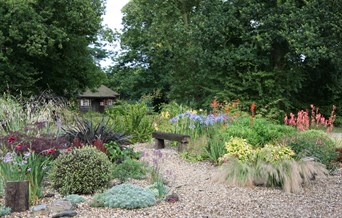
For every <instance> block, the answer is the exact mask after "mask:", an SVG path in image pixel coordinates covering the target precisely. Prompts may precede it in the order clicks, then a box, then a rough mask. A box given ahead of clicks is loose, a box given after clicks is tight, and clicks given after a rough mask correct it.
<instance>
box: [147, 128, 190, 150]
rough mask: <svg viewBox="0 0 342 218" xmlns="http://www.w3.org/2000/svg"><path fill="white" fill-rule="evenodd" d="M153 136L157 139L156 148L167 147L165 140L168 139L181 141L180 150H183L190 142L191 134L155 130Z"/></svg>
mask: <svg viewBox="0 0 342 218" xmlns="http://www.w3.org/2000/svg"><path fill="white" fill-rule="evenodd" d="M152 138H154V139H155V148H156V149H161V148H165V142H164V140H168V141H177V142H179V145H178V151H183V149H184V147H185V146H186V145H187V144H188V143H189V141H190V138H191V137H190V136H189V135H182V134H175V133H167V132H153V133H152Z"/></svg>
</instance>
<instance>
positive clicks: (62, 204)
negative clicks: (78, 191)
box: [49, 200, 73, 216]
mask: <svg viewBox="0 0 342 218" xmlns="http://www.w3.org/2000/svg"><path fill="white" fill-rule="evenodd" d="M72 209H73V205H72V203H71V202H70V201H66V200H55V201H53V202H51V204H50V205H49V212H50V215H52V216H54V215H58V214H61V213H63V212H69V211H72Z"/></svg>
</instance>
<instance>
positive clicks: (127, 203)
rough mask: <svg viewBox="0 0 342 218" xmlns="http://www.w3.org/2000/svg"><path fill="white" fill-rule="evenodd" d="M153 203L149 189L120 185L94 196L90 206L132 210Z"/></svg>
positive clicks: (152, 195)
mask: <svg viewBox="0 0 342 218" xmlns="http://www.w3.org/2000/svg"><path fill="white" fill-rule="evenodd" d="M155 203H156V198H155V195H154V193H153V192H152V191H150V190H149V189H146V188H142V187H139V186H137V185H133V184H121V185H117V186H114V187H112V188H111V189H109V190H107V191H106V192H104V193H102V194H96V195H95V196H94V197H93V199H92V202H91V206H93V207H111V208H127V209H134V208H144V207H150V206H152V205H154V204H155Z"/></svg>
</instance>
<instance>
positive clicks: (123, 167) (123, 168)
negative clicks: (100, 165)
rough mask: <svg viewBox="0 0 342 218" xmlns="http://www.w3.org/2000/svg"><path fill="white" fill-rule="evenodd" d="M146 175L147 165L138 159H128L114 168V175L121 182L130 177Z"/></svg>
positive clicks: (138, 177) (136, 177)
mask: <svg viewBox="0 0 342 218" xmlns="http://www.w3.org/2000/svg"><path fill="white" fill-rule="evenodd" d="M145 175H146V167H145V165H144V164H143V163H142V162H140V161H138V160H132V159H126V160H125V161H124V162H122V163H120V164H118V165H116V166H115V167H114V169H113V177H114V178H117V179H119V180H120V181H121V182H125V181H126V180H127V179H128V178H133V179H142V178H144V176H145Z"/></svg>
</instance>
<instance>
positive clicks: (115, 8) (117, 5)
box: [103, 0, 129, 30]
mask: <svg viewBox="0 0 342 218" xmlns="http://www.w3.org/2000/svg"><path fill="white" fill-rule="evenodd" d="M128 1H129V0H107V7H106V14H105V16H104V17H103V23H104V24H107V25H108V26H109V27H110V28H111V29H114V28H115V29H118V30H119V29H121V19H122V14H121V9H122V7H123V6H125V5H126V4H127V3H128Z"/></svg>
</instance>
